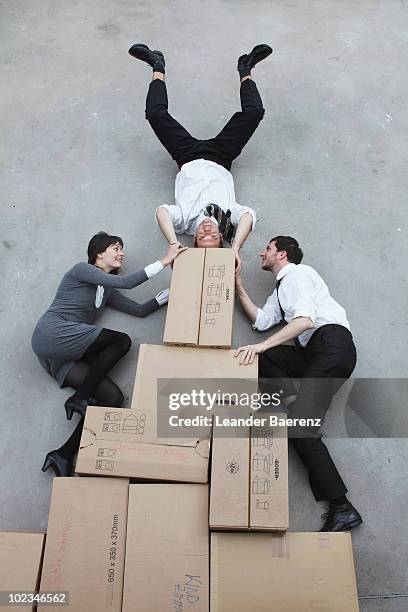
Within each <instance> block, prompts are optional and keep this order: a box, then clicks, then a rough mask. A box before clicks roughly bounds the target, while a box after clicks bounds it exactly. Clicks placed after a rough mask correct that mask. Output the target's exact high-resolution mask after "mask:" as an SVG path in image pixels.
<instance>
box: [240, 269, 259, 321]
mask: <svg viewBox="0 0 408 612" xmlns="http://www.w3.org/2000/svg"><path fill="white" fill-rule="evenodd" d="M235 290H236V292H237V295H238V297H239V300H240V302H241V306H242V308H243V310H244V312H245V314H246V316H247V317H248V319H249V320H250V321H251V323H255V321H256V315H257V312H258V307H257V306H256V304H254V303H253V301H252V300H251V298H250V297H249V295H248V293H247V292H246V290H245V287H244V285H243V283H242V279H241V277H240V275H239V272H237V274H236V276H235Z"/></svg>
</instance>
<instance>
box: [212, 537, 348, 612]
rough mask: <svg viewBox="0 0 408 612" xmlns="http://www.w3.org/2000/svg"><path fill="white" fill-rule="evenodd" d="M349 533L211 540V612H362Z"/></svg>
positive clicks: (216, 538) (214, 538)
mask: <svg viewBox="0 0 408 612" xmlns="http://www.w3.org/2000/svg"><path fill="white" fill-rule="evenodd" d="M358 609H359V607H358V599H357V588H356V578H355V573H354V562H353V551H352V545H351V536H350V533H287V534H284V535H276V534H266V533H213V534H211V606H210V612H236V610H256V612H272V611H275V610H276V612H294V611H296V612H312V611H313V612H358Z"/></svg>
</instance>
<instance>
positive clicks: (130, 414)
mask: <svg viewBox="0 0 408 612" xmlns="http://www.w3.org/2000/svg"><path fill="white" fill-rule="evenodd" d="M156 430H157V419H156V408H155V405H153V404H150V406H148V405H146V406H145V407H144V408H142V409H141V410H129V409H128V408H103V407H100V406H88V408H87V410H86V415H85V423H84V429H83V433H82V438H81V444H80V449H79V453H78V459H77V463H76V468H75V470H76V472H77V473H78V474H95V475H98V476H125V477H128V478H146V479H152V480H172V481H180V482H203V483H206V482H207V481H208V456H209V450H210V447H209V445H210V441H209V439H203V440H194V439H186V440H182V439H178V438H169V439H165V440H162V439H160V438H158V437H157V435H156Z"/></svg>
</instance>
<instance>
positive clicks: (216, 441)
mask: <svg viewBox="0 0 408 612" xmlns="http://www.w3.org/2000/svg"><path fill="white" fill-rule="evenodd" d="M248 491H249V428H248V437H247V438H219V437H217V436H215V437H213V439H212V467H211V493H210V526H211V527H214V528H216V527H218V528H225V529H234V528H236V529H242V528H243V527H248V521H249V496H248Z"/></svg>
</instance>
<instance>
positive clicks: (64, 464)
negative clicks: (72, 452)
mask: <svg viewBox="0 0 408 612" xmlns="http://www.w3.org/2000/svg"><path fill="white" fill-rule="evenodd" d="M48 468H52V469H53V470H54V472H55V476H72V475H73V471H72V462H71V460H70V459H66V458H65V457H62V456H61V455H60V454H59V453H58V451H56V450H52V451H50V452H49V453H47V456H46V457H45V461H44V465H43V466H42V468H41V469H42V471H43V472H46V471H47V470H48Z"/></svg>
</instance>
